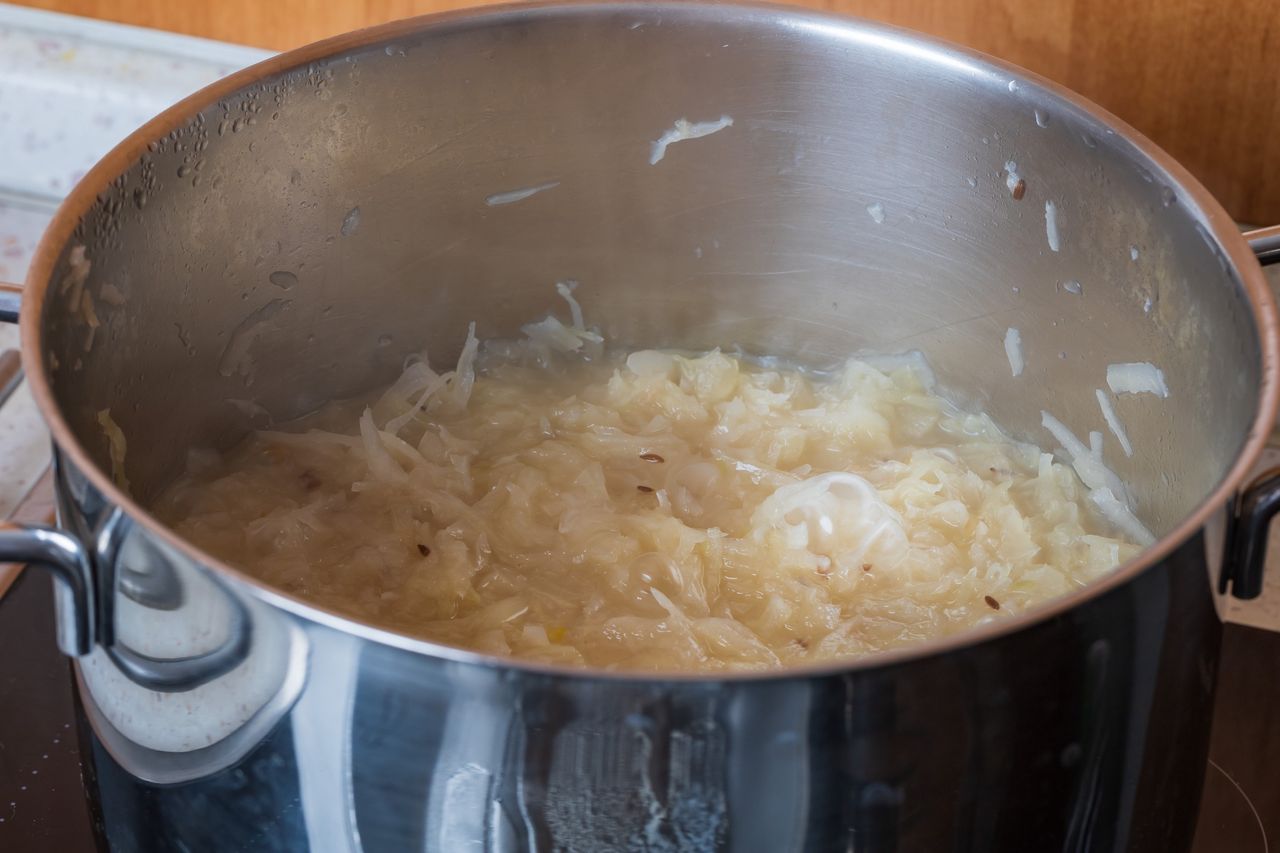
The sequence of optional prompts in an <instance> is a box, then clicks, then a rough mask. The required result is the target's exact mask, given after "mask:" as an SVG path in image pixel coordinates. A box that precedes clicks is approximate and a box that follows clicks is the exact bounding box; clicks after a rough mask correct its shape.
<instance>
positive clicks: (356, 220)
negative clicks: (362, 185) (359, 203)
mask: <svg viewBox="0 0 1280 853" xmlns="http://www.w3.org/2000/svg"><path fill="white" fill-rule="evenodd" d="M359 228H360V208H358V207H353V208H351V210H350V212H348V213H347V215H346V216H345V217H344V218H343V220H342V236H343V237H350V236H351V235H352V234H354V233H356V231H357V230H359Z"/></svg>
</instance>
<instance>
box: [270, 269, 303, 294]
mask: <svg viewBox="0 0 1280 853" xmlns="http://www.w3.org/2000/svg"><path fill="white" fill-rule="evenodd" d="M267 280H268V281H270V282H271V283H272V284H274V285H275V286H276V287H278V288H280V289H281V290H288V289H289V288H291V287H293V286H294V285H295V284H297V283H298V277H297V276H296V275H294V274H293V273H291V272H289V271H288V270H276V271H275V272H273V273H272V274H271V275H269V276H267Z"/></svg>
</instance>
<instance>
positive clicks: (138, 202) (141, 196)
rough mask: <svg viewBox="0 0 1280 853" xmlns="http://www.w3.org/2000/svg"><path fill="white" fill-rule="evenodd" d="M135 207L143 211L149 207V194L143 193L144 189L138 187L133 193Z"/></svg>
mask: <svg viewBox="0 0 1280 853" xmlns="http://www.w3.org/2000/svg"><path fill="white" fill-rule="evenodd" d="M133 205H134V207H136V208H138V210H142V208H144V207H146V206H147V194H146V192H145V191H143V189H142V187H138V188H137V189H136V190H134V191H133Z"/></svg>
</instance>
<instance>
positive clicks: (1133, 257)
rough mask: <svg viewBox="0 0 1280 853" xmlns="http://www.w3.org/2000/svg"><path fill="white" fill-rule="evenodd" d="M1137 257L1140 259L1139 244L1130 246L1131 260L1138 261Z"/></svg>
mask: <svg viewBox="0 0 1280 853" xmlns="http://www.w3.org/2000/svg"><path fill="white" fill-rule="evenodd" d="M1137 259H1138V247H1137V246H1130V247H1129V260H1131V261H1136V260H1137Z"/></svg>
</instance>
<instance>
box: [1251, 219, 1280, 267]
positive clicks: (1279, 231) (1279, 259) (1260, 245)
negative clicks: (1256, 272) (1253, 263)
mask: <svg viewBox="0 0 1280 853" xmlns="http://www.w3.org/2000/svg"><path fill="white" fill-rule="evenodd" d="M1244 238H1245V239H1246V240H1248V241H1249V248H1250V249H1253V253H1254V254H1255V255H1257V256H1258V263H1260V264H1262V265H1263V266H1264V267H1265V266H1268V265H1270V264H1277V263H1280V225H1272V226H1271V227H1270V228H1258V229H1256V230H1253V231H1246V232H1244Z"/></svg>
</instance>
